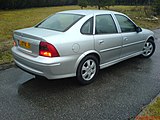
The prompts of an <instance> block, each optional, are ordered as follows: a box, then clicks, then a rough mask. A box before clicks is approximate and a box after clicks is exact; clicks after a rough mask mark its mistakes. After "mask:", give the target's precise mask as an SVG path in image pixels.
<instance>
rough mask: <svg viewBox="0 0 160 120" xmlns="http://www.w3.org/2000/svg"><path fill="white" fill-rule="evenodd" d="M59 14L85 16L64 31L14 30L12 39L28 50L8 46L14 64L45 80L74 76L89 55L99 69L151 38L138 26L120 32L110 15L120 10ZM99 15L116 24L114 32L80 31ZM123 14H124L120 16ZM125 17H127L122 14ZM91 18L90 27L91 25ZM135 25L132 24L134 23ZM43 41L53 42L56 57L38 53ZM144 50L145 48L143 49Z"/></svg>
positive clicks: (133, 53)
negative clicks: (25, 44)
mask: <svg viewBox="0 0 160 120" xmlns="http://www.w3.org/2000/svg"><path fill="white" fill-rule="evenodd" d="M60 13H72V14H81V15H85V17H83V18H82V19H80V20H79V21H78V22H77V23H76V24H74V25H73V26H72V27H71V28H70V29H68V30H67V31H66V32H57V31H53V30H47V29H42V28H35V27H31V28H25V29H20V30H16V31H14V35H13V37H14V40H15V41H16V43H17V44H18V41H19V40H23V41H27V42H29V43H30V44H31V49H29V50H27V49H24V48H21V47H20V46H19V45H18V46H14V47H13V48H12V53H13V56H14V61H15V63H16V64H17V65H18V66H19V67H21V68H23V69H25V70H26V71H28V72H31V73H33V74H36V75H42V76H45V77H46V78H48V79H59V78H65V77H72V76H76V71H77V67H78V65H79V63H80V62H81V60H82V59H83V58H84V57H85V56H87V55H89V54H96V55H97V56H98V57H99V59H100V69H103V68H105V67H108V66H111V65H113V64H116V63H118V62H120V61H123V60H126V59H128V58H131V57H134V56H137V55H140V54H142V53H143V47H144V44H145V42H146V41H147V40H148V39H149V38H150V37H152V38H154V34H153V32H152V31H150V30H147V29H142V32H139V33H137V32H128V33H122V32H121V29H120V26H119V23H118V21H117V19H116V17H115V15H114V14H120V15H124V14H122V13H118V12H114V11H106V10H70V11H63V12H60ZM100 14H110V15H111V16H112V17H113V20H114V22H115V24H116V27H117V31H118V33H115V34H103V35H97V34H95V29H93V35H84V34H81V32H80V29H81V26H82V25H83V24H84V23H85V22H86V21H87V20H88V19H89V18H91V17H94V19H95V16H96V15H100ZM124 16H126V15H124ZM126 17H127V16H126ZM95 24H96V23H95V20H94V25H93V27H94V28H95ZM134 24H135V23H134ZM40 41H46V42H49V43H51V44H53V45H54V46H55V47H56V49H57V50H58V52H59V54H60V57H54V58H47V57H42V56H39V43H40ZM147 50H148V49H147Z"/></svg>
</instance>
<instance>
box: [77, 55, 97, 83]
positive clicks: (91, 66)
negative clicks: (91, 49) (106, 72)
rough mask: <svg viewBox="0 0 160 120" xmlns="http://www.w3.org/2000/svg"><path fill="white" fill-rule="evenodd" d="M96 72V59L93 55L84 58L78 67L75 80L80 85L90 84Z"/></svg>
mask: <svg viewBox="0 0 160 120" xmlns="http://www.w3.org/2000/svg"><path fill="white" fill-rule="evenodd" d="M98 71H99V62H98V59H97V58H96V57H95V56H93V55H89V56H86V57H85V58H84V59H83V60H82V61H81V62H80V64H79V66H78V69H77V80H78V81H79V83H80V84H82V85H87V84H90V83H92V82H93V81H94V79H95V77H96V75H97V73H98Z"/></svg>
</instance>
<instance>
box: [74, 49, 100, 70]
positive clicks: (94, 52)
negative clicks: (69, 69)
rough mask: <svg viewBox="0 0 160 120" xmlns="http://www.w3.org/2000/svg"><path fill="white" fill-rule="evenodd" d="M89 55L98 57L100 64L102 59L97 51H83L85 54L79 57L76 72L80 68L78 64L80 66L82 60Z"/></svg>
mask: <svg viewBox="0 0 160 120" xmlns="http://www.w3.org/2000/svg"><path fill="white" fill-rule="evenodd" d="M89 55H93V56H95V57H96V58H97V59H98V62H99V64H100V60H101V56H100V54H99V53H98V52H97V51H88V52H85V53H83V54H82V55H81V56H80V57H79V58H78V60H77V62H76V65H75V70H76V72H77V69H78V66H79V64H80V62H81V61H82V60H83V59H84V58H85V57H87V56H89Z"/></svg>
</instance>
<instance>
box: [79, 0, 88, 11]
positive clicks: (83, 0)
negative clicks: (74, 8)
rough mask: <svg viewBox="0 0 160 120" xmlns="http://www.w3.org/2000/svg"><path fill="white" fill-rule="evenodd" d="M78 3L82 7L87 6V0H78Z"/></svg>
mask: <svg viewBox="0 0 160 120" xmlns="http://www.w3.org/2000/svg"><path fill="white" fill-rule="evenodd" d="M78 5H79V6H80V7H81V9H83V8H84V7H87V5H88V1H87V0H78Z"/></svg>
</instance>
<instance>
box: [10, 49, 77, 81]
mask: <svg viewBox="0 0 160 120" xmlns="http://www.w3.org/2000/svg"><path fill="white" fill-rule="evenodd" d="M12 54H13V57H14V61H15V64H16V65H17V66H18V67H20V68H21V69H23V70H25V71H27V72H29V73H32V74H35V75H40V76H44V77H46V78H48V79H60V78H67V77H73V76H76V72H75V68H74V65H75V64H74V63H75V62H74V61H76V60H73V59H72V58H73V57H68V58H60V57H59V58H44V57H41V56H38V57H39V58H37V57H33V56H30V55H27V54H25V53H23V52H21V51H18V50H17V48H16V47H13V48H12ZM40 59H43V62H42V60H40ZM50 59H53V60H54V61H55V62H53V61H52V63H51V62H50V61H51V60H50ZM35 60H36V61H35ZM37 60H38V62H37ZM45 62H46V63H45Z"/></svg>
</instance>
